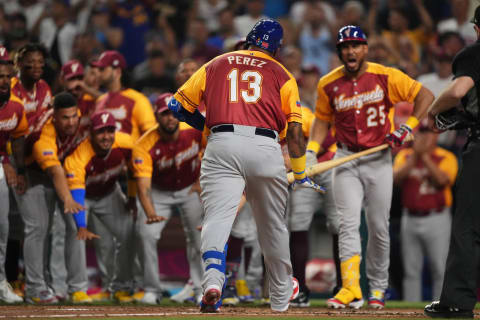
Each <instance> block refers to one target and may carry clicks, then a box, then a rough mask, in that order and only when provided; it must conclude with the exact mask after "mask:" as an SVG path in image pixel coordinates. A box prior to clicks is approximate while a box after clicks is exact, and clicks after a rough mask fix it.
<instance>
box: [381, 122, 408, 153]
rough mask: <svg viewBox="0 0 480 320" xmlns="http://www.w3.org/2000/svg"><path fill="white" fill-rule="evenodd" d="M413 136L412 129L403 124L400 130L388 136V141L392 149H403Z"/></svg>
mask: <svg viewBox="0 0 480 320" xmlns="http://www.w3.org/2000/svg"><path fill="white" fill-rule="evenodd" d="M411 134H412V128H410V127H409V126H408V125H406V124H402V125H401V126H400V128H398V129H397V130H395V131H393V132H392V133H390V134H389V135H387V138H386V141H387V143H388V144H389V145H390V147H392V148H396V147H401V146H402V145H403V144H404V143H405V142H407V140H408V137H409V136H410V135H411Z"/></svg>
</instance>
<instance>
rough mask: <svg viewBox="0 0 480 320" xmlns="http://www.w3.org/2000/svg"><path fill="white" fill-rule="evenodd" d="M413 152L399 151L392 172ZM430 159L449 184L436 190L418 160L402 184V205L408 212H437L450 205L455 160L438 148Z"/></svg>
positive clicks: (445, 151) (455, 172) (450, 154)
mask: <svg viewBox="0 0 480 320" xmlns="http://www.w3.org/2000/svg"><path fill="white" fill-rule="evenodd" d="M413 152H414V151H413V149H412V148H408V149H402V150H400V152H399V153H398V154H397V156H396V157H395V161H394V164H393V168H394V170H395V169H397V168H399V167H401V166H403V165H404V163H405V162H406V161H407V159H408V158H409V157H411V156H412V154H413ZM430 157H431V158H432V160H433V162H435V163H436V164H437V167H438V168H439V169H440V170H441V171H443V172H444V173H446V174H447V175H448V178H449V180H450V181H449V184H448V185H447V186H445V187H443V188H442V189H437V188H436V187H435V185H434V184H433V183H431V182H430V179H429V172H428V169H427V168H425V166H424V165H423V163H422V162H421V161H420V160H418V161H417V163H416V164H415V166H414V167H413V168H412V170H410V172H409V174H408V176H407V177H405V180H404V181H403V182H402V205H403V207H405V208H407V209H409V210H410V211H413V212H415V211H418V212H428V211H431V210H438V211H439V210H441V209H443V208H445V207H450V206H451V205H452V186H453V183H454V182H455V177H456V175H457V171H458V164H457V158H456V157H455V155H454V154H453V153H451V152H450V151H447V150H445V149H443V148H440V147H437V148H435V149H434V151H433V153H432V154H431V155H430Z"/></svg>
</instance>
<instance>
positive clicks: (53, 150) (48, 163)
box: [32, 135, 62, 170]
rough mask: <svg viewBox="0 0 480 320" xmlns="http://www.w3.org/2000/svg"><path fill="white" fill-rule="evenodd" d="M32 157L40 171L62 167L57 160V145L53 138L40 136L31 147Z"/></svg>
mask: <svg viewBox="0 0 480 320" xmlns="http://www.w3.org/2000/svg"><path fill="white" fill-rule="evenodd" d="M32 155H33V159H34V160H35V161H37V163H38V165H39V166H40V168H41V169H42V170H46V169H47V168H50V167H53V166H61V165H62V164H61V163H60V160H58V155H57V144H56V142H55V138H53V137H48V136H43V135H42V136H40V139H38V140H37V142H35V144H34V145H33V151H32Z"/></svg>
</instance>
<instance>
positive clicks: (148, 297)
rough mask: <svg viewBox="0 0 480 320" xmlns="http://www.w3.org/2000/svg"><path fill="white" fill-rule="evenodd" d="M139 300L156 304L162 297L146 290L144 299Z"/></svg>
mask: <svg viewBox="0 0 480 320" xmlns="http://www.w3.org/2000/svg"><path fill="white" fill-rule="evenodd" d="M138 302H139V303H144V304H151V305H155V304H159V303H160V299H159V298H158V295H157V294H156V293H154V292H145V293H144V295H143V297H142V299H140V300H139V301H138Z"/></svg>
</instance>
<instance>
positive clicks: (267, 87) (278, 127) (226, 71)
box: [174, 50, 302, 133]
mask: <svg viewBox="0 0 480 320" xmlns="http://www.w3.org/2000/svg"><path fill="white" fill-rule="evenodd" d="M174 97H175V99H176V100H178V101H179V102H180V103H181V104H182V106H183V107H184V108H185V109H187V110H188V111H190V112H192V113H193V112H194V111H195V109H197V108H199V105H201V102H204V103H205V107H206V126H207V127H208V128H212V127H214V126H216V125H219V124H239V125H247V126H254V127H261V128H268V129H273V130H275V131H277V132H278V133H280V132H282V130H283V128H284V127H285V125H286V123H287V122H293V121H295V122H299V123H301V122H302V114H301V110H300V102H299V100H300V99H299V96H298V87H297V83H296V81H295V78H294V77H293V76H292V75H291V74H290V73H289V72H288V71H287V70H286V69H285V68H284V67H283V66H282V65H281V64H280V63H279V62H277V61H276V60H275V59H273V58H272V57H270V56H269V55H267V54H265V53H263V52H260V51H250V50H241V51H235V52H231V53H227V54H224V55H221V56H219V57H218V58H215V59H213V60H212V61H210V62H209V63H207V64H206V65H204V66H202V67H201V68H200V69H198V70H197V71H196V72H195V74H193V75H192V77H190V79H189V80H188V81H187V82H186V83H185V84H184V85H183V86H182V87H181V88H180V89H179V90H178V91H177V93H175V95H174Z"/></svg>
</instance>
